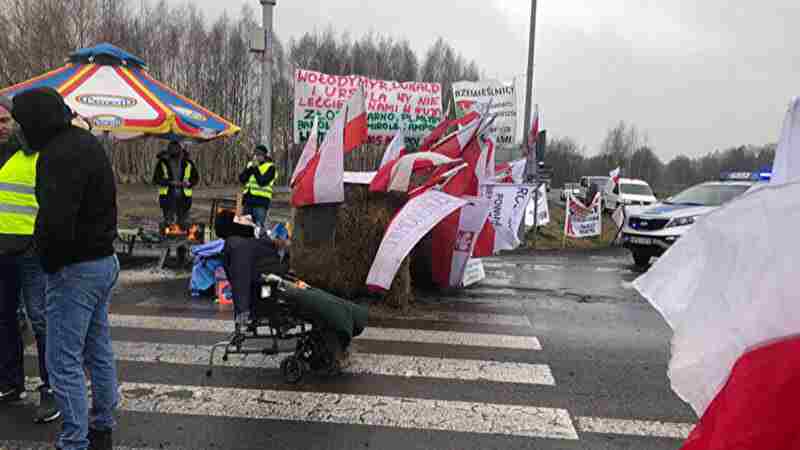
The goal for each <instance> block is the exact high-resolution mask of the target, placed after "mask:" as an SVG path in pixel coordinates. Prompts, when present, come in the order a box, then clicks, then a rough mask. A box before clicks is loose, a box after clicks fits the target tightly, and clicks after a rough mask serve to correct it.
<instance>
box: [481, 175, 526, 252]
mask: <svg viewBox="0 0 800 450" xmlns="http://www.w3.org/2000/svg"><path fill="white" fill-rule="evenodd" d="M481 194H482V196H483V198H485V199H487V200H489V202H490V204H491V210H490V212H489V220H490V221H491V222H492V224H493V225H494V230H495V244H494V253H497V252H498V251H500V250H510V249H514V248H517V247H518V246H519V244H520V241H519V238H518V237H517V230H519V226H520V224H521V223H522V219H523V218H524V216H525V207H526V206H527V205H528V203H529V202H530V199H531V196H532V194H533V186H530V185H527V184H507V183H486V184H482V185H481Z"/></svg>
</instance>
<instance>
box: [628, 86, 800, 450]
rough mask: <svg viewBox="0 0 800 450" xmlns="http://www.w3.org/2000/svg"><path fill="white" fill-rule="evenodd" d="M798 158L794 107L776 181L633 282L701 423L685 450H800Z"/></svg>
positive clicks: (677, 384) (705, 224)
mask: <svg viewBox="0 0 800 450" xmlns="http://www.w3.org/2000/svg"><path fill="white" fill-rule="evenodd" d="M799 158H800V100H797V101H796V102H795V103H794V105H793V106H792V107H791V109H790V110H789V113H788V114H787V117H786V121H785V122H784V129H783V135H782V136H781V141H780V144H779V145H778V149H777V153H776V157H775V163H774V164H773V167H780V168H781V170H779V171H778V173H779V174H780V177H778V181H775V178H773V180H772V181H771V182H770V183H769V184H765V186H764V187H762V188H760V189H756V190H754V191H751V192H749V193H747V194H744V195H742V196H740V197H738V198H737V199H735V200H733V201H731V202H729V203H726V204H725V205H724V206H723V207H721V208H719V209H717V210H715V211H713V212H711V213H709V214H707V215H705V216H703V220H701V221H698V222H697V223H696V224H695V225H694V226H692V229H691V230H689V232H687V233H686V234H684V235H683V237H681V239H679V240H678V241H677V242H676V243H675V244H674V245H673V246H672V247H671V248H670V250H669V251H668V252H667V253H665V254H664V255H663V256H662V257H661V258H659V260H658V261H657V262H656V263H655V264H654V265H653V267H651V268H650V270H649V271H648V272H647V273H646V274H645V275H643V276H641V277H640V278H639V279H637V280H636V281H635V282H634V287H635V288H636V289H637V290H638V291H639V292H640V293H641V294H642V295H643V296H644V297H645V298H646V299H647V300H648V301H649V302H650V303H651V304H652V305H653V306H654V307H655V308H656V309H657V310H658V311H659V312H660V313H661V315H662V316H663V317H664V319H665V320H666V322H667V323H668V324H669V326H670V327H671V328H672V330H673V337H672V343H671V353H672V358H671V360H670V363H669V369H668V375H669V379H670V382H671V384H672V389H673V390H674V391H675V392H676V393H677V394H678V396H680V397H681V398H682V399H683V400H685V401H686V402H688V403H689V404H690V405H691V406H692V408H693V409H694V411H695V412H696V413H697V415H698V416H701V418H700V421H699V422H698V424H697V426H696V427H695V429H694V430H693V431H692V433H691V434H690V436H689V439H688V440H687V441H686V442H685V444H684V446H683V449H684V450H707V449H714V450H717V449H719V450H738V449H770V450H794V449H797V448H800V414H798V413H797V405H798V403H799V402H800V337H798V336H800V307H798V290H797V275H798V270H797V255H799V254H800V240H798V239H795V238H792V236H796V234H797V231H796V230H797V224H798V223H800V183H798V182H797V181H798V180H800V164H797V162H798V161H800V159H799ZM792 160H793V161H794V164H791V162H790V161H792ZM787 163H789V164H787Z"/></svg>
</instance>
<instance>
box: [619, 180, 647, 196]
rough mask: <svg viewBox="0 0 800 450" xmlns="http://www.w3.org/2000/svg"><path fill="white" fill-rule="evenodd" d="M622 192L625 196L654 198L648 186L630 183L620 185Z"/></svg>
mask: <svg viewBox="0 0 800 450" xmlns="http://www.w3.org/2000/svg"><path fill="white" fill-rule="evenodd" d="M619 189H620V192H622V193H623V194H629V195H647V196H652V195H653V191H652V190H651V189H650V186H648V185H646V184H630V183H622V184H620V188H619Z"/></svg>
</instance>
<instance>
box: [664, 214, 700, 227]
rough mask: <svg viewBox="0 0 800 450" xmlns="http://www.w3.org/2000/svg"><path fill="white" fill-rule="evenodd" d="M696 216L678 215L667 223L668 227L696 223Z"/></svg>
mask: <svg viewBox="0 0 800 450" xmlns="http://www.w3.org/2000/svg"><path fill="white" fill-rule="evenodd" d="M694 221H695V217H694V216H688V217H676V218H674V219H672V220H670V221H669V223H668V224H667V228H671V227H685V226H686V225H692V224H694Z"/></svg>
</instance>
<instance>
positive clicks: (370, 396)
mask: <svg viewBox="0 0 800 450" xmlns="http://www.w3.org/2000/svg"><path fill="white" fill-rule="evenodd" d="M484 262H485V266H486V271H487V279H486V280H485V281H484V282H483V283H480V284H479V285H477V286H474V287H472V288H470V289H467V290H464V291H461V292H459V293H456V294H448V295H439V294H424V295H423V296H421V297H420V298H419V299H418V303H417V307H416V308H415V309H414V311H413V312H412V313H411V314H409V315H408V316H406V317H387V316H385V315H376V316H375V317H374V318H371V319H370V327H369V328H368V329H367V331H366V332H365V333H364V334H363V335H362V336H360V337H358V338H357V339H355V340H354V343H353V346H352V351H353V355H352V359H351V362H352V364H351V366H350V367H349V368H348V369H346V370H345V372H344V373H343V374H342V375H340V376H337V377H322V376H311V377H307V378H305V379H304V380H303V381H302V382H301V383H300V384H297V385H289V384H287V383H286V382H285V381H284V379H283V377H282V376H281V374H280V371H279V369H278V365H279V364H280V360H281V359H282V357H281V356H270V357H262V356H251V357H249V358H247V359H245V360H242V359H241V358H238V357H231V358H230V359H229V360H228V361H227V362H223V361H218V364H219V367H218V368H217V370H216V371H215V372H214V376H213V377H211V378H208V377H206V375H205V368H206V364H207V361H208V354H209V353H208V352H209V349H210V346H211V345H213V344H214V343H216V342H218V341H220V340H223V339H224V338H225V337H226V334H227V333H228V332H229V331H230V330H231V329H232V327H233V325H232V321H231V320H230V318H231V312H230V307H228V306H218V305H215V304H214V303H212V302H211V301H210V300H208V299H192V298H190V297H189V296H188V279H187V278H182V279H178V280H174V279H172V280H171V279H169V276H168V275H169V273H168V272H167V273H151V272H148V271H147V270H142V269H137V270H138V272H128V273H127V274H125V275H124V276H123V277H122V279H123V283H122V285H121V286H120V287H118V289H117V292H116V294H115V298H114V302H113V307H112V317H111V322H112V327H113V337H114V341H115V353H116V357H117V359H118V364H119V369H120V379H121V383H122V386H121V392H122V395H123V401H122V403H121V405H120V412H119V422H120V425H119V428H118V430H117V431H116V432H115V439H116V441H117V443H118V444H119V445H120V446H121V447H120V448H142V449H151V448H187V449H188V448H191V449H200V448H202V449H220V448H224V449H239V448H241V449H263V448H286V449H289V448H291V449H305V448H308V449H345V448H347V449H350V448H365V449H366V448H380V449H398V450H399V449H404V450H405V449H439V448H442V449H487V448H498V449H500V448H502V449H523V448H525V449H528V448H537V449H677V448H679V447H680V444H681V442H682V438H684V437H685V436H686V435H687V433H688V431H689V430H690V427H691V424H692V422H693V421H694V420H696V417H695V416H694V415H693V414H692V412H691V410H690V409H689V408H688V407H687V406H686V405H685V404H684V403H683V402H681V401H680V400H679V399H678V398H677V397H676V396H675V395H674V394H673V393H672V391H671V390H670V387H669V381H668V379H667V377H666V366H667V362H668V359H669V338H670V331H669V329H668V327H667V326H666V325H665V323H664V322H663V320H661V318H660V317H659V315H658V314H657V313H656V312H655V311H654V310H653V309H652V308H651V307H650V306H649V305H648V304H647V303H646V302H645V301H644V300H643V299H641V298H640V297H639V296H638V294H637V293H636V291H635V290H633V289H632V288H631V282H632V281H633V280H634V279H635V278H636V277H637V276H638V273H637V272H636V271H635V270H634V268H633V266H632V261H631V260H630V258H629V256H628V255H627V253H626V252H625V251H623V250H620V249H611V250H605V251H598V252H589V253H587V252H578V251H575V252H567V253H564V252H547V253H536V254H534V253H531V252H528V253H515V254H511V255H505V256H501V257H494V258H488V259H486V260H485V261H484ZM281 348H282V349H285V350H288V349H289V348H290V345H289V343H284V344H282V346H281ZM27 353H28V355H27V357H26V358H27V373H28V375H29V376H30V377H31V378H30V380H29V381H30V388H31V389H32V388H34V387H35V384H36V380H35V378H34V377H35V375H36V368H35V357H34V354H35V353H34V349H33V348H29V349H28V352H27ZM32 412H33V404H32V402H31V401H29V402H27V403H25V404H23V405H17V406H9V405H5V406H0V448H4V446H5V448H26V449H27V448H48V447H46V446H45V445H46V442H47V441H48V440H50V439H52V437H53V436H54V433H55V430H56V428H57V426H56V425H48V426H38V425H33V424H32V423H31V420H30V418H31V414H32Z"/></svg>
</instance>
